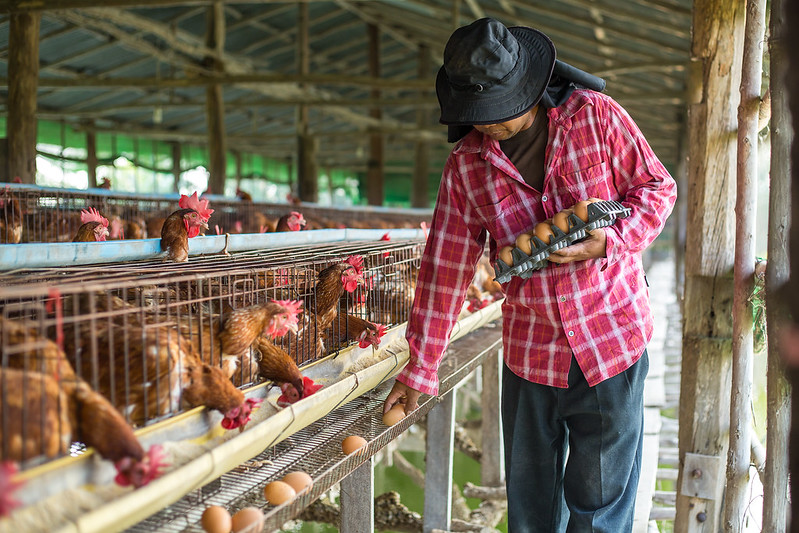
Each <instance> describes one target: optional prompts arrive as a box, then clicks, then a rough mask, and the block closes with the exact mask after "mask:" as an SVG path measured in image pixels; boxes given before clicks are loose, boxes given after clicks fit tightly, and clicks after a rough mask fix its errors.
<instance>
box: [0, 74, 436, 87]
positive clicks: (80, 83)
mask: <svg viewBox="0 0 799 533" xmlns="http://www.w3.org/2000/svg"><path fill="white" fill-rule="evenodd" d="M8 83H9V80H8V78H5V77H0V86H2V87H5V86H8ZM215 83H222V84H225V85H233V84H244V83H275V84H278V83H280V84H291V83H310V84H320V85H341V86H352V87H367V88H379V89H388V90H403V91H414V90H415V91H433V90H434V88H435V80H433V79H425V80H414V79H410V80H400V79H392V78H382V79H381V78H372V77H370V76H347V75H345V74H305V75H302V74H265V73H264V74H258V73H252V74H224V73H216V74H215V73H210V72H209V73H208V75H206V76H204V77H202V78H199V77H198V78H162V77H149V78H148V77H142V78H125V77H120V78H103V77H99V76H78V77H75V78H74V79H60V78H42V79H41V80H40V81H39V86H40V87H56V88H84V87H105V88H111V87H117V88H119V87H122V88H136V87H151V88H155V89H171V88H182V87H201V86H203V85H213V84H215Z"/></svg>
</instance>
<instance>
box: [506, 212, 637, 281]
mask: <svg viewBox="0 0 799 533" xmlns="http://www.w3.org/2000/svg"><path fill="white" fill-rule="evenodd" d="M629 215H630V208H629V207H624V206H623V205H622V204H620V203H619V202H613V201H609V200H603V201H601V202H594V203H592V204H588V222H583V221H582V220H581V219H580V217H578V216H577V215H575V214H574V213H572V214H571V215H569V218H568V220H569V231H568V232H564V231H563V230H561V229H560V228H559V227H557V226H555V225H554V224H553V225H552V236H551V237H550V238H549V244H545V243H544V242H543V241H542V240H541V239H539V238H538V237H536V236H533V237H532V239H531V241H530V244H531V245H532V248H533V250H532V254H531V255H527V254H526V253H524V252H523V251H521V250H520V249H518V248H514V249H513V250H512V251H511V255H512V256H513V265H508V264H507V263H505V261H503V260H502V259H497V260H496V262H495V263H494V273H495V274H496V278H494V279H495V280H496V281H498V282H499V283H505V282H508V281H510V278H511V277H512V276H519V277H521V278H523V279H527V278H529V277H530V276H532V275H533V272H534V271H536V270H541V269H542V268H544V267H545V266H547V265H548V264H549V261H547V257H549V254H551V253H552V252H554V251H555V250H559V249H561V248H565V247H566V246H570V245H572V244H574V243H576V242H578V241H580V240H582V239H584V238H586V237H587V236H588V232H589V231H593V230H595V229H597V228H602V227H606V226H610V225H611V224H613V223H614V222H615V221H616V219H617V218H627V217H628V216H629Z"/></svg>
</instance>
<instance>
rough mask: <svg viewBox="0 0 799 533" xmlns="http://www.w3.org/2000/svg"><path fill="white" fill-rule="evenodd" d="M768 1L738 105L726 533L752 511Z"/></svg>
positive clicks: (747, 55)
mask: <svg viewBox="0 0 799 533" xmlns="http://www.w3.org/2000/svg"><path fill="white" fill-rule="evenodd" d="M765 26H766V1H765V0H747V2H746V27H745V32H744V51H743V52H744V53H743V62H742V65H741V88H740V93H741V99H740V104H739V105H738V158H737V179H736V182H737V194H736V200H735V271H734V284H735V290H734V294H733V307H732V397H731V399H730V453H729V456H728V460H727V492H726V494H725V497H724V499H725V501H724V531H727V532H731V533H736V532H740V531H742V530H743V528H744V515H745V514H746V509H747V508H748V507H749V498H748V496H749V479H750V476H749V464H750V463H751V459H750V458H751V456H752V452H751V450H752V446H751V437H750V431H751V426H752V414H751V413H752V411H751V402H752V364H753V362H752V357H753V353H752V352H753V349H752V338H753V335H752V301H751V296H752V290H753V288H754V279H755V236H754V233H755V231H754V230H755V206H756V205H757V187H756V185H755V184H756V182H757V145H758V136H757V133H758V111H759V110H760V78H761V77H762V71H763V44H762V43H763V36H764V34H765Z"/></svg>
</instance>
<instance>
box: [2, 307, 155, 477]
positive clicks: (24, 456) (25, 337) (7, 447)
mask: <svg viewBox="0 0 799 533" xmlns="http://www.w3.org/2000/svg"><path fill="white" fill-rule="evenodd" d="M0 356H1V357H2V360H3V362H4V363H5V366H4V367H3V368H2V370H0V372H2V373H1V374H0V401H2V409H0V419H2V420H0V447H1V449H0V451H2V454H1V455H0V458H2V459H3V460H11V461H19V462H22V461H27V460H30V459H33V458H35V457H37V456H44V457H47V458H53V457H56V456H58V455H63V454H65V453H66V452H67V451H68V450H69V445H70V443H71V442H73V441H76V442H82V443H84V444H86V445H87V446H90V447H92V448H94V449H95V450H97V453H98V454H99V455H100V456H101V457H103V458H104V459H107V460H109V461H112V462H113V463H114V466H115V467H116V469H117V477H116V479H115V480H116V482H117V483H118V484H120V485H123V486H125V485H133V486H134V487H141V486H143V485H145V484H147V483H148V482H150V481H151V480H153V479H155V478H156V477H158V475H159V473H160V469H161V468H162V467H163V463H162V452H161V448H160V446H157V445H156V446H152V447H151V448H150V450H149V451H148V452H145V451H144V449H143V448H142V446H141V444H140V443H139V441H138V439H137V438H136V436H135V435H134V434H133V430H132V429H131V427H130V426H129V425H128V423H127V422H125V419H124V418H123V417H122V416H121V415H120V413H119V412H118V411H117V410H116V409H115V408H114V407H113V406H112V405H111V404H110V403H109V402H108V400H106V399H105V398H104V397H103V396H101V395H100V394H98V393H97V392H95V391H94V390H93V389H92V388H91V387H90V386H89V384H88V383H86V382H85V381H84V380H83V379H81V378H79V377H78V376H76V375H75V372H74V370H73V368H72V366H71V365H70V363H69V362H68V361H67V358H66V356H65V354H64V352H63V351H62V350H61V349H60V348H59V347H58V345H56V343H54V342H53V341H51V340H49V339H47V338H45V337H41V336H39V335H38V334H37V333H36V330H35V328H34V327H33V326H32V325H30V324H27V323H25V322H23V321H21V320H10V319H0Z"/></svg>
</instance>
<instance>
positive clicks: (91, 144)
mask: <svg viewBox="0 0 799 533" xmlns="http://www.w3.org/2000/svg"><path fill="white" fill-rule="evenodd" d="M86 172H87V174H88V177H89V188H91V189H93V188H95V187H97V134H95V132H94V131H92V130H89V131H87V132H86Z"/></svg>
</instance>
